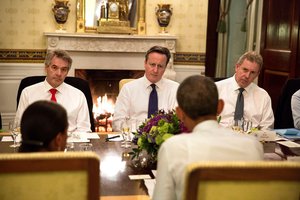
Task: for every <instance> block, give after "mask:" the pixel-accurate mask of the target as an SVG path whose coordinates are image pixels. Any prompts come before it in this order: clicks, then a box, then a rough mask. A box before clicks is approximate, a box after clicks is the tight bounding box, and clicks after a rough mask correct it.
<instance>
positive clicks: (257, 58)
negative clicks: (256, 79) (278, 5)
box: [237, 51, 263, 69]
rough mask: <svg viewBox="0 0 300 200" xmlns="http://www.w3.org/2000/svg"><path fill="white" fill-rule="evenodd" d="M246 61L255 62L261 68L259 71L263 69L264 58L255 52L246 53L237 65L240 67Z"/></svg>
mask: <svg viewBox="0 0 300 200" xmlns="http://www.w3.org/2000/svg"><path fill="white" fill-rule="evenodd" d="M244 60H249V61H250V62H252V63H253V62H254V63H257V64H258V66H259V69H261V68H262V65H263V58H262V56H261V55H260V54H259V53H257V52H255V51H248V52H246V53H244V54H243V55H242V56H241V57H240V58H239V59H238V61H237V64H238V65H241V64H242V63H243V62H244Z"/></svg>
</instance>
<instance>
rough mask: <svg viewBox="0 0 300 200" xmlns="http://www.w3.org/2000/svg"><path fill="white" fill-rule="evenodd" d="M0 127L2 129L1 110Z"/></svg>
mask: <svg viewBox="0 0 300 200" xmlns="http://www.w3.org/2000/svg"><path fill="white" fill-rule="evenodd" d="M0 129H2V117H1V112H0Z"/></svg>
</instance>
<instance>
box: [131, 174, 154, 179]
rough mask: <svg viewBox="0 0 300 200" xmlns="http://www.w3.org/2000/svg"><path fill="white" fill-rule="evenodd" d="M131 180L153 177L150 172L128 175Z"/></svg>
mask: <svg viewBox="0 0 300 200" xmlns="http://www.w3.org/2000/svg"><path fill="white" fill-rule="evenodd" d="M128 177H129V179H130V180H141V179H151V176H150V175H149V174H138V175H128Z"/></svg>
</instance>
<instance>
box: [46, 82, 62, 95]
mask: <svg viewBox="0 0 300 200" xmlns="http://www.w3.org/2000/svg"><path fill="white" fill-rule="evenodd" d="M44 85H45V91H46V92H47V91H49V90H50V89H51V88H53V87H52V86H51V85H50V84H49V83H48V81H47V80H46V79H45V81H44ZM64 85H65V82H63V83H62V84H60V85H59V86H58V87H57V88H55V89H57V91H58V92H60V93H62V91H63V88H64Z"/></svg>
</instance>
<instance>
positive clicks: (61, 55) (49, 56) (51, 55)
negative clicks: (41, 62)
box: [45, 49, 73, 69]
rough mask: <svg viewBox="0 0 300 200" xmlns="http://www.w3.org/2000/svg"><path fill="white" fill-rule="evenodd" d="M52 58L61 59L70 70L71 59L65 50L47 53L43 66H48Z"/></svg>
mask: <svg viewBox="0 0 300 200" xmlns="http://www.w3.org/2000/svg"><path fill="white" fill-rule="evenodd" d="M54 57H57V58H61V59H62V60H64V61H66V62H67V63H68V68H69V69H71V66H72V62H73V61H72V58H71V56H70V55H69V53H68V52H67V51H65V50H61V49H56V50H50V51H48V52H47V55H46V58H45V65H46V66H50V64H51V61H52V59H53V58H54Z"/></svg>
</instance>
